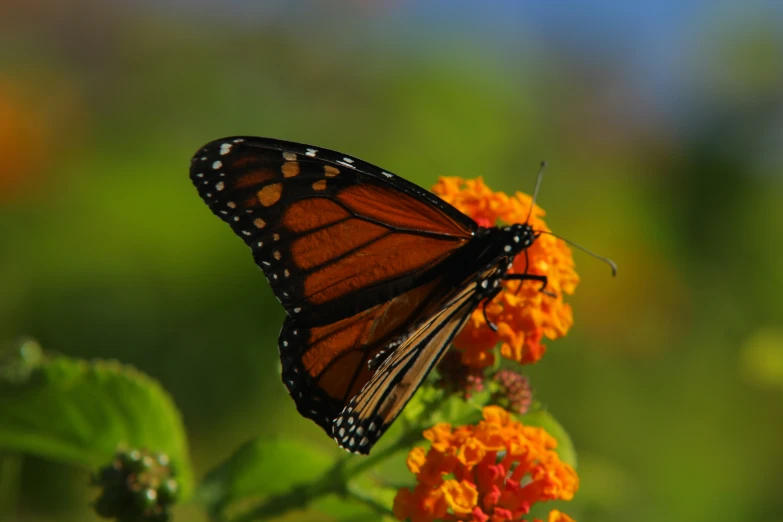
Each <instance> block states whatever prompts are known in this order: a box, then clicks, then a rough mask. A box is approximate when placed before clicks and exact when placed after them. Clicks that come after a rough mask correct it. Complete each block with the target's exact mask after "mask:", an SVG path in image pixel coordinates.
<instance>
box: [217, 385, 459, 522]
mask: <svg viewBox="0 0 783 522" xmlns="http://www.w3.org/2000/svg"><path fill="white" fill-rule="evenodd" d="M445 400H446V396H445V395H444V396H443V397H440V398H439V399H438V400H435V401H433V402H432V403H431V404H429V405H428V406H427V408H426V409H425V411H424V412H423V413H422V414H421V415H420V416H419V417H418V419H417V421H418V422H415V423H413V426H411V429H409V430H408V431H406V432H405V433H403V434H402V435H401V436H400V437H399V438H398V439H397V440H396V441H394V442H393V443H392V444H390V445H389V446H386V447H385V448H383V449H380V450H378V451H376V452H375V453H373V454H372V455H370V456H368V457H366V458H363V459H361V460H359V461H358V462H357V463H356V464H355V465H351V463H352V462H356V459H349V458H345V457H343V458H340V459H338V461H337V462H336V463H335V464H334V466H332V468H331V469H330V470H329V471H327V472H326V473H324V475H323V476H322V477H321V478H319V479H317V480H315V481H313V482H310V483H308V484H302V485H300V486H297V487H295V488H294V489H292V490H291V491H289V492H287V493H282V494H279V495H274V496H272V497H269V498H268V499H266V501H264V503H263V504H261V505H260V506H258V507H257V508H256V509H254V510H253V511H251V512H249V513H247V514H244V515H241V516H239V517H237V518H235V519H233V521H232V522H250V521H253V520H264V519H268V518H271V517H275V516H279V515H282V514H284V513H286V512H288V511H290V510H291V509H304V508H306V507H307V506H309V505H310V504H311V503H312V502H313V501H314V500H316V499H318V498H320V497H322V496H325V495H329V494H337V495H342V496H345V497H351V498H354V499H356V500H359V501H361V502H363V503H365V504H367V505H370V506H372V507H373V508H374V509H376V510H378V511H379V512H382V513H389V508H388V507H386V506H383V505H381V504H380V503H379V502H378V501H377V500H375V499H372V498H370V497H368V496H366V495H363V494H361V492H358V491H357V490H356V489H353V488H351V487H350V486H349V482H350V481H351V480H352V479H353V478H354V477H357V476H359V475H361V474H362V473H365V472H366V471H367V470H369V469H371V468H373V467H375V466H377V465H378V464H380V463H381V462H383V461H385V460H386V459H388V458H390V457H392V456H394V455H396V454H397V453H399V452H400V451H402V450H405V449H407V448H408V447H410V446H411V445H412V444H413V443H415V442H416V441H418V440H419V439H420V437H421V427H420V424H421V422H422V421H424V420H426V419H427V418H429V414H430V413H431V412H432V411H433V410H436V409H437V408H439V407H440V406H441V404H443V402H444V401H445Z"/></svg>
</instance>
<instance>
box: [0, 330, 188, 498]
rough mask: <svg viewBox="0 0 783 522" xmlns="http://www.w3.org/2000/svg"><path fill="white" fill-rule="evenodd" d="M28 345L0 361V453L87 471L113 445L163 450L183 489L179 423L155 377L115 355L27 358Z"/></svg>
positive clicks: (108, 456) (184, 458)
mask: <svg viewBox="0 0 783 522" xmlns="http://www.w3.org/2000/svg"><path fill="white" fill-rule="evenodd" d="M30 350H31V348H30V345H29V344H27V343H25V345H23V346H22V348H20V350H19V354H18V355H19V357H17V358H15V359H14V358H9V357H8V356H7V355H6V356H4V357H3V358H2V364H0V452H2V451H8V452H22V453H30V454H34V455H38V456H41V457H44V458H49V459H53V460H58V461H61V462H65V463H69V464H73V465H76V466H81V467H84V468H87V469H88V470H91V471H95V470H97V469H98V468H99V467H101V466H103V465H106V464H108V463H109V462H110V461H111V460H112V459H113V457H114V455H115V452H116V451H117V450H118V449H147V450H150V451H155V452H162V453H166V454H167V455H168V456H169V458H170V459H171V461H172V463H173V465H174V467H175V469H176V472H177V479H178V480H179V481H180V484H181V486H182V490H183V493H184V494H185V495H186V494H187V491H188V490H189V489H190V487H191V482H192V478H191V471H190V461H189V458H188V448H187V439H186V436H185V430H184V427H183V424H182V419H181V418H180V414H179V412H178V411H177V408H176V406H175V405H174V402H173V400H172V399H171V397H170V396H169V394H168V393H167V392H166V391H165V390H164V389H163V387H162V386H161V385H160V384H159V383H158V382H157V381H155V380H153V379H152V378H150V377H149V376H147V375H145V374H143V373H141V372H139V371H138V370H136V369H134V368H132V367H130V366H125V365H122V364H120V363H118V362H114V361H93V362H87V361H84V360H78V359H71V358H68V357H54V358H46V357H44V356H35V357H32V356H30ZM33 351H34V350H33ZM25 352H27V353H25ZM39 355H40V354H39Z"/></svg>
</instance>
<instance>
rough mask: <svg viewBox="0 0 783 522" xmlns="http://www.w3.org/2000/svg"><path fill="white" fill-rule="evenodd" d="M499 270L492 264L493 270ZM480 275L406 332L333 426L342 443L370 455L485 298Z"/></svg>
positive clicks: (334, 433) (337, 439)
mask: <svg viewBox="0 0 783 522" xmlns="http://www.w3.org/2000/svg"><path fill="white" fill-rule="evenodd" d="M494 270H495V269H493V271H494ZM484 277H486V276H479V277H477V278H475V279H474V280H472V281H470V282H468V283H467V284H465V285H463V286H461V287H459V288H458V289H457V290H455V291H454V292H453V293H451V294H450V295H448V296H447V298H446V300H445V301H444V302H442V303H441V304H440V306H439V307H438V311H437V312H436V313H434V314H430V315H428V316H426V317H425V318H424V319H423V320H422V321H420V322H419V323H418V324H416V326H415V328H413V329H411V330H410V331H409V332H407V333H406V335H405V336H404V337H403V340H402V342H401V343H400V344H399V345H398V346H396V347H394V349H393V350H392V351H391V353H390V354H389V355H388V356H387V357H385V359H384V360H383V362H382V363H381V364H380V366H379V368H378V369H377V371H376V372H375V373H374V374H373V376H372V377H371V378H370V379H369V380H368V381H367V383H366V384H365V385H364V386H363V387H362V389H361V390H360V392H359V393H358V394H357V395H356V396H355V397H353V398H352V399H351V400H350V402H349V403H348V405H347V406H346V407H345V408H343V410H342V411H341V412H340V413H339V415H338V416H337V418H336V419H335V421H334V423H333V425H332V436H333V437H334V438H335V440H336V441H337V442H338V444H339V445H340V446H341V447H343V448H345V449H347V450H349V451H353V452H356V453H362V454H367V453H369V451H370V448H371V447H372V446H373V444H375V442H376V441H377V440H378V439H379V438H380V437H381V436H382V435H383V433H384V432H385V431H386V429H387V428H388V427H389V426H390V425H391V423H392V422H394V420H395V419H396V418H397V416H398V415H399V414H400V412H401V411H402V409H403V408H404V407H405V405H406V404H407V403H408V401H409V400H410V399H411V397H413V394H414V393H415V392H416V390H417V389H418V388H419V386H420V385H421V383H422V382H423V381H424V379H425V378H426V377H427V375H429V373H430V372H431V371H432V369H433V368H434V367H435V365H437V363H438V361H440V359H441V358H442V357H443V355H444V354H445V353H446V349H447V348H448V346H449V345H450V344H451V342H452V340H453V339H454V337H455V336H456V335H457V334H458V333H459V332H460V330H462V327H463V326H464V325H465V323H466V322H467V320H468V319H469V318H470V315H471V313H472V312H473V310H474V309H475V308H476V306H478V304H479V303H480V302H481V300H482V299H483V294H481V293H480V292H478V291H477V290H478V285H479V284H480V282H481V281H482V280H483V279H484Z"/></svg>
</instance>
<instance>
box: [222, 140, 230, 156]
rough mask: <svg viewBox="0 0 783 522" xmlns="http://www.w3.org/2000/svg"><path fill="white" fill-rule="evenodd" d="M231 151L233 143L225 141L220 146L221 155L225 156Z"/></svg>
mask: <svg viewBox="0 0 783 522" xmlns="http://www.w3.org/2000/svg"><path fill="white" fill-rule="evenodd" d="M229 152H231V144H230V143H224V144H222V145H221V146H220V155H221V156H225V155H226V154H228V153H229Z"/></svg>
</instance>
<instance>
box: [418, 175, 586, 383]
mask: <svg viewBox="0 0 783 522" xmlns="http://www.w3.org/2000/svg"><path fill="white" fill-rule="evenodd" d="M432 191H433V192H434V193H435V194H437V195H438V196H440V197H441V198H443V199H444V200H445V201H447V202H448V203H450V204H452V205H454V206H455V207H456V208H457V209H459V210H460V211H462V212H463V213H465V214H467V215H468V216H470V217H471V218H473V219H474V220H475V221H476V222H477V223H478V224H479V225H481V226H485V227H489V226H494V225H497V224H514V223H524V222H525V220H526V219H527V217H528V211H529V209H530V205H531V203H532V198H531V197H530V196H528V195H527V194H523V193H521V192H517V193H516V195H514V196H507V195H506V194H503V193H502V192H492V191H491V190H490V189H489V188H488V187H487V186H486V185H485V184H484V181H483V180H482V179H481V178H477V179H475V180H463V179H461V178H456V177H441V178H440V179H439V180H438V182H437V183H436V184H435V186H434V187H433V188H432ZM544 214H545V213H544V211H543V210H542V209H541V208H540V207H539V206H538V205H535V206H534V207H533V212H532V213H531V215H530V219H529V224H530V225H531V226H532V227H533V229H534V230H536V231H546V232H549V231H550V230H549V227H547V226H546V223H544V221H543V220H542V217H543V216H544ZM527 252H528V258H529V265H528V266H527V267H525V265H526V259H525V255H524V253H523V254H520V255H518V256H517V257H516V259H515V260H514V266H513V267H512V268H511V270H510V271H509V273H524V272H525V270H526V268H527V273H528V274H537V275H545V276H547V278H548V284H547V290H548V291H549V292H551V293H553V294H555V296H556V297H551V296H548V295H546V294H544V293H542V292H540V291H539V290H540V287H541V285H540V283H537V282H533V281H530V282H525V283H523V284H522V286H521V287H519V284H520V283H519V282H517V281H511V282H508V283H505V284H504V289H503V291H502V292H501V293H500V295H498V296H497V297H495V299H493V300H492V302H491V303H489V304H488V305H487V317H488V318H489V320H490V321H492V322H493V323H495V324H496V325H497V326H498V331H497V332H493V331H492V330H491V329H490V328H489V327H488V326H487V323H486V320H485V319H484V313H483V308H484V305H483V304H482V305H480V306H479V307H478V308H476V310H475V311H474V312H473V315H472V316H471V318H470V320H469V321H468V323H467V324H466V326H465V328H464V329H463V330H462V332H461V333H460V334H459V336H458V337H457V339H456V340H455V342H454V345H455V347H456V348H457V349H458V350H459V351H460V353H461V355H462V363H463V364H465V365H466V366H470V367H473V368H484V367H487V366H491V365H492V364H493V363H494V355H493V353H492V349H493V348H494V347H495V346H496V345H497V344H498V343H502V344H501V347H500V353H501V355H502V356H503V357H506V358H508V359H512V360H514V361H517V362H519V363H522V364H528V363H534V362H536V361H538V360H539V359H540V358H541V356H542V355H543V354H544V351H545V350H546V347H545V346H544V345H543V344H541V340H542V339H543V338H544V337H546V338H548V339H552V340H554V339H557V338H559V337H562V336H564V335H565V334H566V333H567V332H568V329H569V328H570V327H571V325H572V324H573V316H572V313H571V306H569V305H568V304H566V303H565V302H564V301H563V295H564V294H573V293H574V290H575V289H576V285H577V283H579V276H578V275H577V273H576V272H575V271H574V260H573V258H572V256H571V250H570V249H569V248H568V246H567V245H566V244H565V242H564V241H562V240H561V239H558V238H556V237H554V236H551V235H547V234H543V235H541V236H539V237H538V239H536V241H535V243H534V244H533V245H532V246H531V247H530V248H528V250H527Z"/></svg>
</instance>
